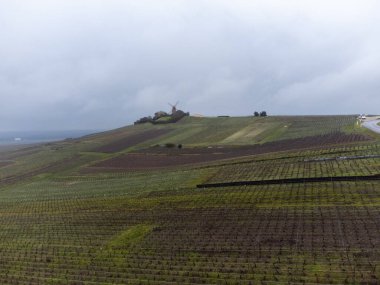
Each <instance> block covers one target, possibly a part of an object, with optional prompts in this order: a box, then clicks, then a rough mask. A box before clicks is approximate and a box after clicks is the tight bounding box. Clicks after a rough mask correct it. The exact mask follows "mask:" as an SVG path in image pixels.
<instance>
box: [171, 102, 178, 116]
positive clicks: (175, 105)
mask: <svg viewBox="0 0 380 285" xmlns="http://www.w3.org/2000/svg"><path fill="white" fill-rule="evenodd" d="M178 103H179V102H178V101H177V103H175V104H174V105H172V104H170V103H168V104H169V106H171V107H172V115H173V114H175V113H176V112H177V105H178Z"/></svg>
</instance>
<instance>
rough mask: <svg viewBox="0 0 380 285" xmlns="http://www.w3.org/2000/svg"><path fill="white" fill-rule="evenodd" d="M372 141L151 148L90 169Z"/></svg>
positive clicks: (337, 137)
mask: <svg viewBox="0 0 380 285" xmlns="http://www.w3.org/2000/svg"><path fill="white" fill-rule="evenodd" d="M370 139H371V138H370V137H367V136H363V135H357V134H349V135H347V134H344V133H334V134H328V135H320V136H311V137H305V138H301V139H288V140H282V141H276V142H269V143H265V144H262V145H253V146H240V147H208V148H183V149H177V148H166V147H151V148H148V149H143V150H140V151H138V152H136V153H130V154H123V155H120V156H117V157H114V158H111V159H108V160H105V161H101V162H99V163H96V164H94V165H92V166H91V167H90V169H91V171H90V172H93V171H95V172H96V171H99V170H102V171H103V170H106V169H112V170H113V171H114V170H117V169H119V170H142V169H155V168H164V167H174V166H181V165H188V164H197V163H206V162H212V161H217V160H222V159H230V158H238V157H243V156H250V155H258V154H264V153H271V152H279V151H288V150H297V149H306V148H315V147H320V146H325V145H334V144H345V143H352V142H360V141H368V140H370Z"/></svg>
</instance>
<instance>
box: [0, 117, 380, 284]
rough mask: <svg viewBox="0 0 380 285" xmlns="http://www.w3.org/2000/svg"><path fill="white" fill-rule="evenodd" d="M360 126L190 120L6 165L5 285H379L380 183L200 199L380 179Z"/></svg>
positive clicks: (2, 170)
mask: <svg viewBox="0 0 380 285" xmlns="http://www.w3.org/2000/svg"><path fill="white" fill-rule="evenodd" d="M267 119H268V120H267ZM355 123H356V122H355V119H354V118H353V117H350V116H325V117H273V118H270V117H268V118H249V117H246V118H191V117H190V118H185V119H183V120H181V121H180V122H178V123H177V124H173V125H171V126H170V129H169V127H168V126H148V125H145V126H144V125H142V126H134V127H126V128H122V129H118V130H114V131H111V132H105V133H101V134H95V135H92V136H86V137H83V138H80V139H75V140H69V141H63V142H57V143H50V144H44V145H39V146H33V147H25V148H20V149H13V150H9V151H1V152H0V187H1V191H0V221H1V222H0V264H1V266H0V284H83V285H84V284H162V285H163V284H165V285H169V284H173V285H174V284H231V285H232V284H246V285H248V284H271V285H272V284H379V283H380V180H356V181H355V180H354V181H333V180H331V181H325V182H313V183H308V182H302V181H301V182H300V183H292V184H287V183H279V184H268V185H245V186H233V187H209V188H197V185H200V184H205V183H225V182H239V181H267V180H279V179H298V178H300V179H307V178H318V177H341V176H347V177H350V176H355V177H360V176H362V177H366V176H370V175H378V174H380V140H379V137H378V136H377V135H376V134H372V133H371V132H370V131H368V130H364V129H361V128H358V127H357V125H356V124H355ZM215 126H218V127H217V128H215ZM284 126H287V127H284ZM220 129H222V130H221V131H219V130H220ZM202 134H203V135H202ZM165 143H173V144H178V143H182V144H183V148H182V149H179V148H167V147H165ZM305 181H306V180H305Z"/></svg>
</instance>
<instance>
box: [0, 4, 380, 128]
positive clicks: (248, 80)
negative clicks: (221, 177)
mask: <svg viewBox="0 0 380 285" xmlns="http://www.w3.org/2000/svg"><path fill="white" fill-rule="evenodd" d="M379 35H380V1H378V0H357V1H353V0H318V1H314V0H299V1H295V0H286V1H284V0H278V1H276V0H262V1H261V0H245V1H243V0H234V1H231V0H203V1H200V0H159V1H157V0H151V1H148V0H138V1H136V0H28V1H26V0H1V1H0V100H1V101H0V102H1V104H0V131H10V130H63V129H110V128H116V127H120V126H123V125H127V124H131V123H133V122H134V121H135V120H137V119H138V118H140V117H143V116H146V115H152V114H153V113H154V112H156V111H159V110H164V111H168V112H169V111H170V106H169V105H168V103H175V102H177V101H179V105H178V107H179V108H180V109H182V110H184V111H189V112H190V113H193V114H202V115H206V116H215V115H231V116H245V115H251V114H253V112H254V111H262V110H266V111H267V112H268V114H269V115H280V114H286V115H294V114H300V115H306V114H357V113H376V114H378V113H380V110H379V107H380V37H379Z"/></svg>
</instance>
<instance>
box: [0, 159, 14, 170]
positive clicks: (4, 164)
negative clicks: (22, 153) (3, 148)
mask: <svg viewBox="0 0 380 285" xmlns="http://www.w3.org/2000/svg"><path fill="white" fill-rule="evenodd" d="M12 163H13V161H9V160H6V161H1V160H0V168H1V167H4V166H7V165H10V164H12Z"/></svg>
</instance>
